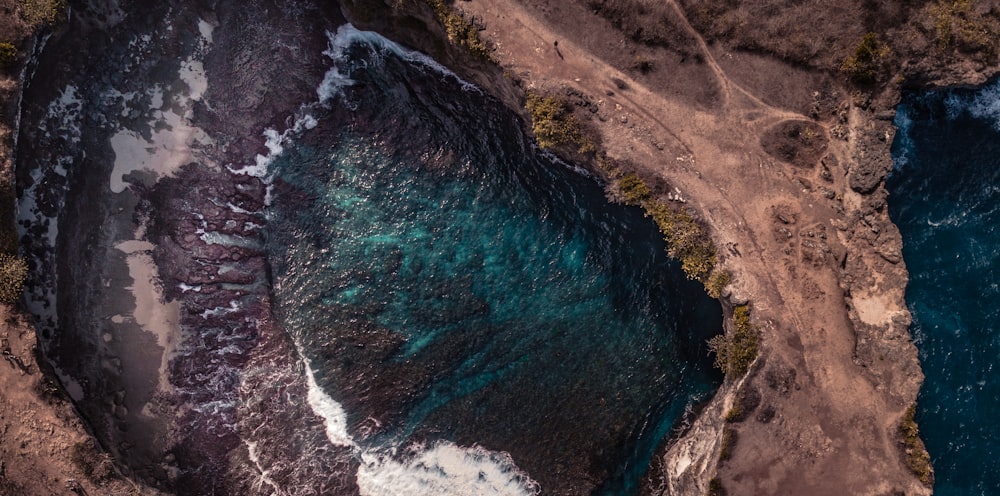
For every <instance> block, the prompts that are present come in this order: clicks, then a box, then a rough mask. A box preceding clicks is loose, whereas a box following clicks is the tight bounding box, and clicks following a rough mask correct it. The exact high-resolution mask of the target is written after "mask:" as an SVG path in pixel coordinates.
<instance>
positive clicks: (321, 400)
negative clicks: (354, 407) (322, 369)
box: [304, 360, 354, 446]
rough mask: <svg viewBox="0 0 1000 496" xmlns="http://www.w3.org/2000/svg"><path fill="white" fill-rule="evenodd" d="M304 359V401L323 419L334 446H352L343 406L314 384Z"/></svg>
mask: <svg viewBox="0 0 1000 496" xmlns="http://www.w3.org/2000/svg"><path fill="white" fill-rule="evenodd" d="M304 361H305V365H306V382H307V385H308V387H309V392H308V394H307V395H306V401H307V402H309V407H310V408H312V411H313V413H315V414H316V415H319V416H320V418H322V419H323V420H324V421H325V425H326V438H327V439H329V440H330V444H333V445H334V446H354V439H351V436H350V434H348V433H347V413H346V412H344V407H342V406H340V403H337V402H336V401H334V399H333V398H331V397H330V395H328V394H326V391H323V389H322V388H320V387H319V384H316V376H314V375H313V371H312V367H310V366H309V361H308V360H304Z"/></svg>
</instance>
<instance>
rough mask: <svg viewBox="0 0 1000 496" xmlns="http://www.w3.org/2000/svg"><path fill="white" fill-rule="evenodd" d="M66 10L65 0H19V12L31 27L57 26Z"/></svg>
mask: <svg viewBox="0 0 1000 496" xmlns="http://www.w3.org/2000/svg"><path fill="white" fill-rule="evenodd" d="M65 9H66V2H65V0H19V2H18V12H19V13H20V14H21V18H22V19H24V21H25V22H27V23H28V24H29V25H30V26H31V27H33V28H36V27H38V26H41V25H42V24H55V22H56V21H57V20H59V18H60V17H62V14H63V11H64V10H65Z"/></svg>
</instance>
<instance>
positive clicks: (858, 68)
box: [840, 33, 889, 85]
mask: <svg viewBox="0 0 1000 496" xmlns="http://www.w3.org/2000/svg"><path fill="white" fill-rule="evenodd" d="M888 55H889V47H888V46H887V45H885V44H884V43H882V42H881V41H879V39H878V35H877V34H875V33H868V34H866V35H865V36H864V37H863V38H861V41H860V42H859V43H858V46H857V47H856V48H855V49H854V53H853V54H852V55H850V56H849V57H847V58H846V59H844V62H843V63H842V64H840V70H841V71H844V73H845V74H847V76H848V77H850V78H851V81H853V82H854V83H856V84H863V85H867V84H875V82H876V81H878V76H879V73H881V71H882V65H883V61H885V59H886V57H887V56H888Z"/></svg>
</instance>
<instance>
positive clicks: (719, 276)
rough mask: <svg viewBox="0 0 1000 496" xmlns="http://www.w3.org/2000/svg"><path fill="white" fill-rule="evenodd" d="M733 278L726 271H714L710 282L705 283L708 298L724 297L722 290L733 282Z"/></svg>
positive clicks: (709, 279) (709, 278)
mask: <svg viewBox="0 0 1000 496" xmlns="http://www.w3.org/2000/svg"><path fill="white" fill-rule="evenodd" d="M732 280H733V278H732V276H730V275H729V272H726V271H725V270H722V269H718V268H716V269H715V270H713V271H712V274H711V275H710V276H708V281H705V292H706V293H708V296H711V297H712V298H715V299H718V298H719V297H721V296H722V290H723V289H724V288H725V287H726V286H728V285H729V283H730V282H732Z"/></svg>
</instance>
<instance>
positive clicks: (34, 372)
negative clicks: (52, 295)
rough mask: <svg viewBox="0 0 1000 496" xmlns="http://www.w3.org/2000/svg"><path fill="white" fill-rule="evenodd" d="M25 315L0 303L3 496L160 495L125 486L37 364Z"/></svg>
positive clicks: (0, 491)
mask: <svg viewBox="0 0 1000 496" xmlns="http://www.w3.org/2000/svg"><path fill="white" fill-rule="evenodd" d="M35 343H36V340H35V333H34V331H33V330H32V329H31V326H30V325H29V324H27V321H26V317H25V316H23V315H18V314H15V313H12V311H11V309H10V308H9V307H8V306H6V305H0V351H2V352H3V356H2V359H0V496H25V495H43V494H45V495H74V494H75V495H81V494H84V495H92V496H97V495H109V496H111V495H114V496H117V495H131V494H136V495H137V494H157V493H156V492H154V491H150V490H148V489H144V488H141V487H140V486H137V485H135V484H133V483H131V482H127V481H126V479H124V478H123V477H122V476H121V474H120V473H118V471H117V469H116V468H115V467H114V464H113V463H112V461H111V458H110V456H109V455H107V454H106V453H104V452H103V451H102V450H101V449H100V448H99V447H97V446H96V445H94V443H93V438H92V437H91V436H90V435H89V433H88V432H87V431H86V429H85V427H84V426H83V424H82V423H81V422H80V420H79V417H78V415H77V413H76V410H74V408H73V406H72V405H71V404H70V403H69V402H68V401H67V400H66V399H65V398H64V396H63V395H62V393H61V391H60V390H59V388H58V386H56V384H55V383H54V382H53V381H52V380H51V379H49V378H48V377H47V376H46V374H44V373H43V372H41V371H40V370H39V367H38V363H37V362H36V349H35V346H36V345H35Z"/></svg>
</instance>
